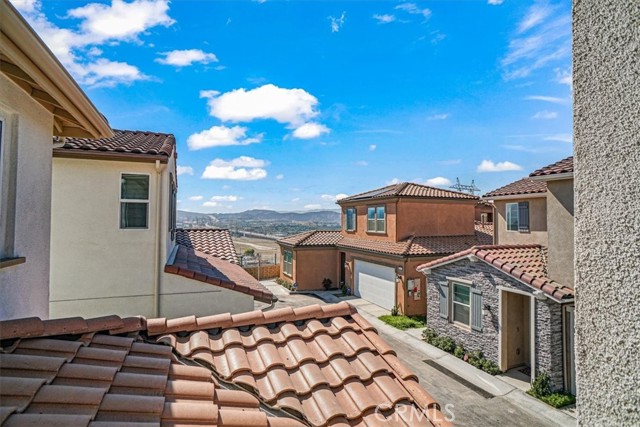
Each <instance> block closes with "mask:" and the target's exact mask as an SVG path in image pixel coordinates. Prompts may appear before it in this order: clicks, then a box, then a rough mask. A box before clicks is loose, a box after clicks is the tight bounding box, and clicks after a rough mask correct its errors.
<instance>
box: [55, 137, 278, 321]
mask: <svg viewBox="0 0 640 427" xmlns="http://www.w3.org/2000/svg"><path fill="white" fill-rule="evenodd" d="M176 156H177V154H176V143H175V138H174V136H173V135H170V134H163V133H153V132H139V131H123V130H116V131H115V134H114V136H113V137H110V138H102V139H87V138H67V139H66V140H65V143H64V144H63V145H62V146H60V147H57V148H55V149H54V150H53V184H52V186H53V192H52V224H53V229H52V233H51V247H52V254H51V296H50V308H51V316H52V317H63V316H69V315H72V314H76V315H83V316H99V315H104V314H106V313H116V314H118V315H123V316H127V315H134V314H142V315H145V316H167V317H175V316H182V315H187V314H196V315H205V314H213V313H218V312H222V311H225V312H226V311H230V312H233V313H238V312H243V311H248V310H252V309H253V304H254V298H255V299H258V300H260V301H266V302H270V301H271V299H272V295H271V293H269V292H268V291H267V290H266V288H264V287H263V286H262V285H260V283H259V282H257V281H256V280H255V279H253V278H252V277H251V276H250V275H249V274H248V273H246V272H245V271H244V270H242V269H241V268H240V267H239V266H238V265H237V262H238V261H237V258H235V252H234V251H233V249H231V250H229V247H231V248H233V243H232V241H231V237H230V234H229V233H228V231H226V230H193V231H189V230H178V229H176V225H175V219H176V194H177V189H178V183H177V176H176ZM190 236H191V237H193V238H190ZM196 237H197V238H196ZM230 253H232V255H230Z"/></svg>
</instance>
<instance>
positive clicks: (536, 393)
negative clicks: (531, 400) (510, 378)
mask: <svg viewBox="0 0 640 427" xmlns="http://www.w3.org/2000/svg"><path fill="white" fill-rule="evenodd" d="M529 394H530V395H531V396H533V397H537V398H538V399H541V398H542V397H544V396H548V395H550V394H551V380H550V379H549V375H547V373H546V372H541V373H539V374H538V375H537V376H536V378H535V379H534V380H533V383H532V384H531V389H529Z"/></svg>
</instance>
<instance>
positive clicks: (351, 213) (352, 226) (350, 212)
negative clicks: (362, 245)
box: [344, 208, 356, 231]
mask: <svg viewBox="0 0 640 427" xmlns="http://www.w3.org/2000/svg"><path fill="white" fill-rule="evenodd" d="M344 222H345V230H347V231H355V230H356V208H347V210H346V211H345V221H344Z"/></svg>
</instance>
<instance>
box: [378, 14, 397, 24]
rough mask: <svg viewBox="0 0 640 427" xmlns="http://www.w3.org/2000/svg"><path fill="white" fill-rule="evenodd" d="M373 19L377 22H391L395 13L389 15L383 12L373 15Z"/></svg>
mask: <svg viewBox="0 0 640 427" xmlns="http://www.w3.org/2000/svg"><path fill="white" fill-rule="evenodd" d="M373 19H375V20H376V21H378V24H390V23H391V22H394V21H395V20H396V19H397V18H396V16H395V15H389V14H384V15H377V14H376V15H373Z"/></svg>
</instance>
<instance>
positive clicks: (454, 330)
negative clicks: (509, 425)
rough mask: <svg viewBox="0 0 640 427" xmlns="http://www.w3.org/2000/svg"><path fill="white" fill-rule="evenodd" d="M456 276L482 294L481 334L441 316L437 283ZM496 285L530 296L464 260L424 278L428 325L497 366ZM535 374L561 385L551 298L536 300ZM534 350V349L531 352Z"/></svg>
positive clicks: (558, 317)
mask: <svg viewBox="0 0 640 427" xmlns="http://www.w3.org/2000/svg"><path fill="white" fill-rule="evenodd" d="M447 277H456V278H460V279H466V280H470V281H472V282H473V287H474V288H476V289H478V288H479V289H480V290H481V291H482V305H483V307H484V306H486V305H489V306H490V307H491V310H490V311H488V310H483V314H482V332H478V331H474V330H465V329H462V328H459V327H457V326H455V325H454V324H453V323H450V322H449V321H448V320H447V319H444V318H442V317H440V309H439V307H440V302H439V301H440V300H439V294H438V288H437V286H438V283H439V282H443V281H446V280H447ZM497 286H504V287H506V288H513V289H517V290H520V291H524V292H528V293H531V292H532V289H531V288H529V287H528V286H526V285H524V284H522V283H520V282H518V281H517V280H515V279H513V278H511V277H510V276H508V275H507V274H504V273H502V272H500V271H499V270H497V269H496V268H494V267H491V266H489V265H488V264H486V263H484V262H482V261H477V262H471V261H469V260H467V259H464V260H460V261H457V262H455V263H451V264H447V265H444V266H442V267H438V268H437V269H434V270H432V271H431V274H430V275H428V276H427V325H428V326H429V327H430V328H432V329H434V330H435V331H436V332H437V333H438V334H441V335H445V336H448V337H451V338H453V339H454V340H455V341H457V342H460V343H462V344H463V345H464V347H465V349H467V350H470V351H476V350H480V351H482V353H483V354H484V356H485V357H486V358H487V359H490V360H492V361H494V362H495V363H498V354H499V351H500V350H499V348H498V335H499V332H500V325H499V320H500V319H499V313H500V308H499V291H498V289H497ZM535 317H536V318H535V323H536V338H535V343H536V350H537V351H536V371H537V372H543V371H544V372H547V373H548V374H549V377H550V378H551V383H552V387H553V388H554V389H555V390H560V389H562V388H563V385H564V368H563V345H562V306H561V305H560V304H558V303H556V302H554V301H552V300H550V299H548V298H547V299H546V300H544V301H538V300H536V311H535ZM531 350H532V351H533V349H531Z"/></svg>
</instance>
